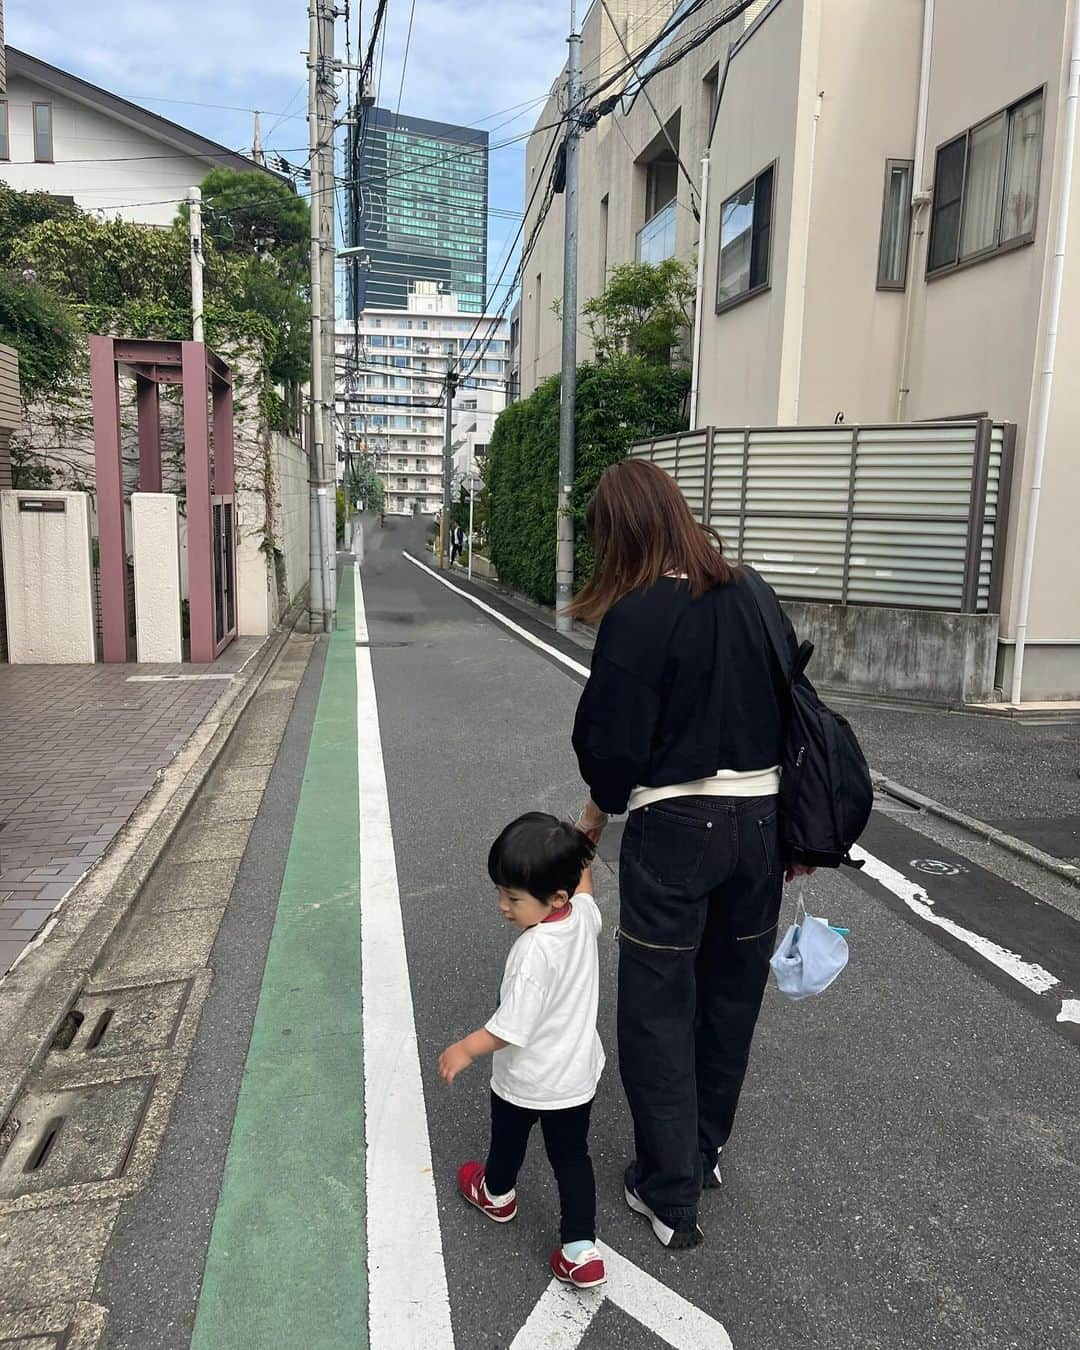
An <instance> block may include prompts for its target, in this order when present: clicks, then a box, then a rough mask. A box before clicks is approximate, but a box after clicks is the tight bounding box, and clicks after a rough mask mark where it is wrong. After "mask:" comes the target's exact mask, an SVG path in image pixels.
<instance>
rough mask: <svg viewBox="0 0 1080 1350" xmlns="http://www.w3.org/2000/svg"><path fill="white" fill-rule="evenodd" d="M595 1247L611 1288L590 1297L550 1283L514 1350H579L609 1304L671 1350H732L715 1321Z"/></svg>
mask: <svg viewBox="0 0 1080 1350" xmlns="http://www.w3.org/2000/svg"><path fill="white" fill-rule="evenodd" d="M596 1246H597V1249H598V1250H599V1252H600V1255H601V1256H602V1257H603V1258H604V1265H605V1267H606V1269H607V1284H605V1285H603V1286H601V1288H600V1289H598V1290H597V1291H596V1292H595V1293H587V1292H582V1291H578V1290H576V1289H571V1288H570V1287H569V1286H568V1285H565V1284H560V1283H559V1281H558V1280H552V1281H551V1283H550V1284H549V1285H548V1287H547V1288H546V1289H545V1290H544V1292H543V1294H542V1295H541V1296H540V1298H539V1300H538V1301H537V1303H536V1306H535V1307H534V1308H533V1310H532V1312H531V1313H530V1314H529V1317H528V1321H526V1323H525V1325H524V1326H523V1327H522V1328H521V1330H520V1331H519V1332H518V1334H517V1335H516V1336H515V1337H514V1339H513V1341H511V1343H510V1350H576V1347H577V1346H579V1345H580V1344H581V1342H582V1341H583V1340H584V1338H585V1333H586V1332H587V1331H588V1329H589V1326H590V1325H591V1323H592V1320H593V1318H594V1317H595V1316H596V1314H597V1313H598V1312H599V1311H600V1308H601V1306H602V1305H603V1303H604V1300H605V1299H607V1300H609V1301H610V1302H611V1303H614V1305H615V1306H616V1307H617V1308H621V1309H622V1310H623V1312H624V1313H626V1314H627V1315H628V1316H630V1317H632V1318H633V1319H634V1321H635V1322H640V1324H641V1325H642V1326H643V1327H646V1328H647V1329H648V1330H649V1331H652V1332H654V1333H655V1334H656V1335H657V1336H659V1337H660V1339H661V1340H662V1341H663V1342H664V1344H665V1345H670V1346H671V1347H672V1350H732V1345H731V1337H730V1336H729V1335H728V1334H727V1332H726V1331H725V1330H724V1328H723V1326H722V1325H721V1324H720V1323H719V1322H718V1321H716V1319H715V1318H713V1317H710V1316H709V1315H708V1313H704V1312H702V1311H701V1309H700V1308H697V1307H695V1306H694V1304H692V1303H690V1302H688V1301H687V1300H686V1299H685V1298H683V1297H682V1295H681V1294H677V1293H676V1292H675V1290H674V1289H669V1288H668V1287H667V1285H666V1284H661V1283H660V1281H659V1280H656V1279H654V1278H653V1277H652V1276H651V1275H648V1274H646V1272H645V1271H644V1270H642V1269H641V1267H640V1266H635V1265H634V1263H633V1262H632V1261H628V1260H627V1259H626V1257H625V1256H620V1255H619V1253H618V1252H614V1251H612V1250H611V1248H610V1247H608V1246H605V1244H604V1243H602V1242H598V1243H597V1244H596Z"/></svg>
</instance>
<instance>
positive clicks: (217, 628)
mask: <svg viewBox="0 0 1080 1350" xmlns="http://www.w3.org/2000/svg"><path fill="white" fill-rule="evenodd" d="M211 510H212V513H213V515H212V530H211V547H212V548H213V554H214V655H215V656H217V655H218V654H219V653H220V652H221V651H222V650H223V648H225V647H227V646H228V644H229V643H230V642H231V641H232V640H233V638H234V637H236V504H235V501H234V499H233V498H232V497H231V496H229V497H214V498H212V499H211Z"/></svg>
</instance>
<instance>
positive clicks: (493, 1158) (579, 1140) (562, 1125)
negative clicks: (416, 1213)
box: [484, 1092, 596, 1244]
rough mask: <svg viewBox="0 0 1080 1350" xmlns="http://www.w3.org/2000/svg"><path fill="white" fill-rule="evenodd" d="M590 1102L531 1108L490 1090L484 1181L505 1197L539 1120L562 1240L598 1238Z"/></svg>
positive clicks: (492, 1193)
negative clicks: (556, 1190) (556, 1196)
mask: <svg viewBox="0 0 1080 1350" xmlns="http://www.w3.org/2000/svg"><path fill="white" fill-rule="evenodd" d="M591 1110H592V1102H591V1101H589V1102H585V1103H584V1104H583V1105H581V1106H570V1107H567V1108H566V1110H563V1111H532V1110H526V1109H525V1108H524V1107H522V1106H514V1104H513V1103H512V1102H508V1101H504V1100H503V1098H502V1097H499V1096H498V1095H497V1094H496V1093H494V1092H493V1093H492V1094H491V1149H490V1151H489V1152H488V1158H487V1166H486V1167H485V1169H484V1181H485V1184H486V1185H487V1189H488V1194H489V1195H505V1194H506V1193H507V1191H512V1190H513V1189H514V1186H515V1184H516V1182H517V1175H518V1172H519V1170H520V1168H521V1164H522V1163H523V1162H524V1161H525V1150H526V1149H527V1148H528V1145H529V1132H530V1131H531V1130H532V1127H533V1126H534V1125H535V1124H536V1122H537V1121H539V1122H540V1128H541V1130H542V1131H543V1134H544V1148H545V1149H546V1150H547V1155H548V1161H549V1162H550V1163H551V1167H552V1171H553V1172H554V1173H555V1180H556V1181H557V1182H558V1186H559V1204H560V1206H561V1208H562V1224H561V1226H560V1235H561V1239H562V1241H563V1243H564V1244H565V1243H567V1242H585V1241H588V1242H595V1241H596V1179H595V1178H594V1176H593V1165H592V1159H591V1158H590V1157H589V1113H590V1112H591Z"/></svg>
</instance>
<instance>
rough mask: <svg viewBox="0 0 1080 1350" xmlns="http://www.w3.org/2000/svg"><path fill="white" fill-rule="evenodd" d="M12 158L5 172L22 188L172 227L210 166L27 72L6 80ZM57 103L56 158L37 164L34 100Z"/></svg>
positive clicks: (5, 176)
mask: <svg viewBox="0 0 1080 1350" xmlns="http://www.w3.org/2000/svg"><path fill="white" fill-rule="evenodd" d="M7 100H8V122H9V129H10V137H11V162H10V163H7V164H3V165H2V166H0V178H2V179H3V181H4V182H5V183H7V184H9V185H10V186H11V187H13V188H18V189H19V190H20V191H29V190H33V191H40V192H51V193H54V194H56V195H57V196H65V197H74V199H75V201H76V202H77V203H78V205H79V206H81V207H83V208H84V209H85V210H87V211H95V210H97V209H99V208H100V209H102V210H104V211H107V212H108V214H109V215H110V216H112V215H119V216H123V217H124V218H125V219H126V220H136V221H140V222H141V223H143V224H146V225H162V226H165V225H170V224H171V223H172V221H173V219H174V217H175V216H176V213H177V210H178V202H179V200H181V199H182V198H183V197H184V196H185V195H186V194H187V190H188V188H189V187H191V185H192V184H196V183H201V182H202V180H203V179H204V178H205V177H206V175H207V173H208V172H209V170H210V168H211V167H212V165H211V164H210V162H209V161H207V160H204V159H198V158H196V157H195V156H194V155H190V154H186V153H185V152H184V151H182V150H180V149H179V148H178V147H176V146H173V145H170V144H168V143H167V142H165V141H164V140H162V139H161V138H159V137H155V136H150V135H148V134H147V133H146V132H145V131H141V130H139V129H138V128H137V127H133V126H128V125H126V124H125V123H123V122H121V121H120V120H119V119H117V118H115V117H111V116H107V115H106V114H105V113H103V112H101V111H99V110H98V109H96V108H93V107H89V106H88V105H87V104H85V103H80V102H78V101H76V100H75V99H73V98H71V97H70V95H67V94H60V93H56V92H55V91H53V90H51V89H49V88H46V87H45V86H44V85H41V84H38V83H36V82H35V81H32V80H29V79H27V78H26V77H25V76H22V75H12V76H11V78H10V80H9V81H8V91H7ZM34 103H51V104H52V107H53V154H54V159H55V162H54V163H52V164H36V163H35V162H34V140H33V122H32V119H33V104H34Z"/></svg>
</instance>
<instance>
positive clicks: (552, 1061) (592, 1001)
mask: <svg viewBox="0 0 1080 1350" xmlns="http://www.w3.org/2000/svg"><path fill="white" fill-rule="evenodd" d="M593 853H594V850H593V846H592V844H591V843H590V842H589V841H588V839H586V838H585V836H584V835H583V834H582V833H581V832H580V831H579V830H575V829H574V828H573V826H571V825H569V824H567V823H566V822H565V821H560V820H558V819H556V817H555V816H549V815H544V814H542V813H540V812H533V813H531V814H529V815H524V816H521V817H520V818H519V819H518V820H515V821H513V822H512V823H511V824H510V825H508V826H507V827H506V829H505V830H503V832H502V834H500V835H499V837H498V839H496V840H495V843H494V844H493V845H492V846H491V852H490V854H489V855H488V872H489V873H490V875H491V879H492V881H493V882H494V883H495V885H496V886H497V887H498V892H499V897H498V898H499V909H500V910H501V912H502V915H503V917H504V918H505V919H506V920H507V921H508V922H509V923H512V924H514V925H515V926H516V927H517V928H520V929H522V930H523V931H522V933H521V936H520V937H519V938H518V939H517V941H516V942H515V943H514V945H513V947H511V949H510V955H509V956H508V957H507V960H506V968H505V970H504V972H503V979H502V986H501V988H500V991H499V1006H498V1007H497V1008H496V1010H495V1012H494V1014H493V1015H492V1016H491V1017H490V1018H489V1019H488V1021H487V1023H486V1024H485V1025H484V1026H482V1027H480V1028H479V1030H477V1031H474V1032H473V1033H472V1035H471V1036H466V1037H465V1039H464V1040H461V1041H457V1042H455V1044H453V1045H451V1046H449V1047H448V1048H447V1049H446V1050H444V1051H443V1053H442V1055H441V1056H440V1058H439V1073H440V1074H441V1075H442V1077H443V1079H444V1080H445V1081H446V1082H447V1083H452V1082H453V1081H454V1079H455V1078H456V1077H457V1075H458V1074H459V1073H460V1072H461V1071H462V1069H466V1068H468V1066H469V1065H470V1064H471V1063H472V1062H473V1060H474V1059H477V1058H478V1057H479V1056H481V1055H488V1054H490V1055H492V1057H493V1058H492V1066H491V1146H490V1148H489V1150H488V1155H487V1161H486V1163H483V1164H481V1163H479V1162H467V1163H464V1164H463V1165H462V1166H461V1168H460V1169H459V1170H458V1189H459V1190H460V1191H461V1194H462V1195H463V1196H464V1198H465V1199H466V1200H467V1201H468V1202H469V1204H470V1205H475V1206H476V1208H477V1209H479V1210H480V1211H481V1213H483V1214H486V1215H487V1217H488V1218H489V1219H492V1220H494V1221H495V1222H496V1223H509V1221H510V1220H511V1219H513V1218H514V1217H515V1215H516V1214H517V1193H516V1191H515V1186H516V1184H517V1176H518V1170H519V1168H520V1167H521V1164H522V1163H523V1162H524V1160H525V1151H526V1148H527V1147H528V1142H529V1134H530V1132H531V1130H532V1127H533V1126H534V1125H535V1124H536V1122H537V1121H539V1122H540V1128H541V1130H542V1132H543V1136H544V1147H545V1149H546V1150H547V1155H548V1160H549V1161H550V1163H551V1166H552V1169H553V1171H554V1173H555V1180H556V1181H557V1183H558V1187H559V1203H560V1206H561V1208H562V1224H561V1229H560V1246H558V1247H556V1248H555V1250H554V1252H552V1254H551V1269H552V1271H553V1273H554V1274H555V1276H556V1277H557V1278H558V1279H560V1280H562V1281H563V1282H564V1283H566V1284H573V1285H576V1286H577V1287H578V1288H579V1289H588V1288H591V1287H592V1286H594V1285H598V1284H603V1282H604V1280H605V1278H606V1277H605V1272H604V1262H603V1259H602V1258H601V1256H600V1254H599V1252H598V1251H597V1250H596V1182H595V1179H594V1177H593V1166H592V1159H591V1158H590V1157H589V1114H590V1112H591V1110H592V1103H593V1097H594V1096H595V1095H596V1086H597V1083H598V1082H599V1081H600V1074H601V1072H602V1071H603V1068H604V1050H603V1046H602V1045H601V1044H600V1037H599V1036H598V1035H597V1031H596V1013H597V1004H598V1001H599V987H600V972H599V960H598V955H597V941H596V940H597V937H598V936H599V933H600V927H601V920H600V911H599V909H597V907H596V902H595V901H594V900H593V898H592V869H591V867H590V866H589V864H590V863H591V861H592V858H593Z"/></svg>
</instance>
